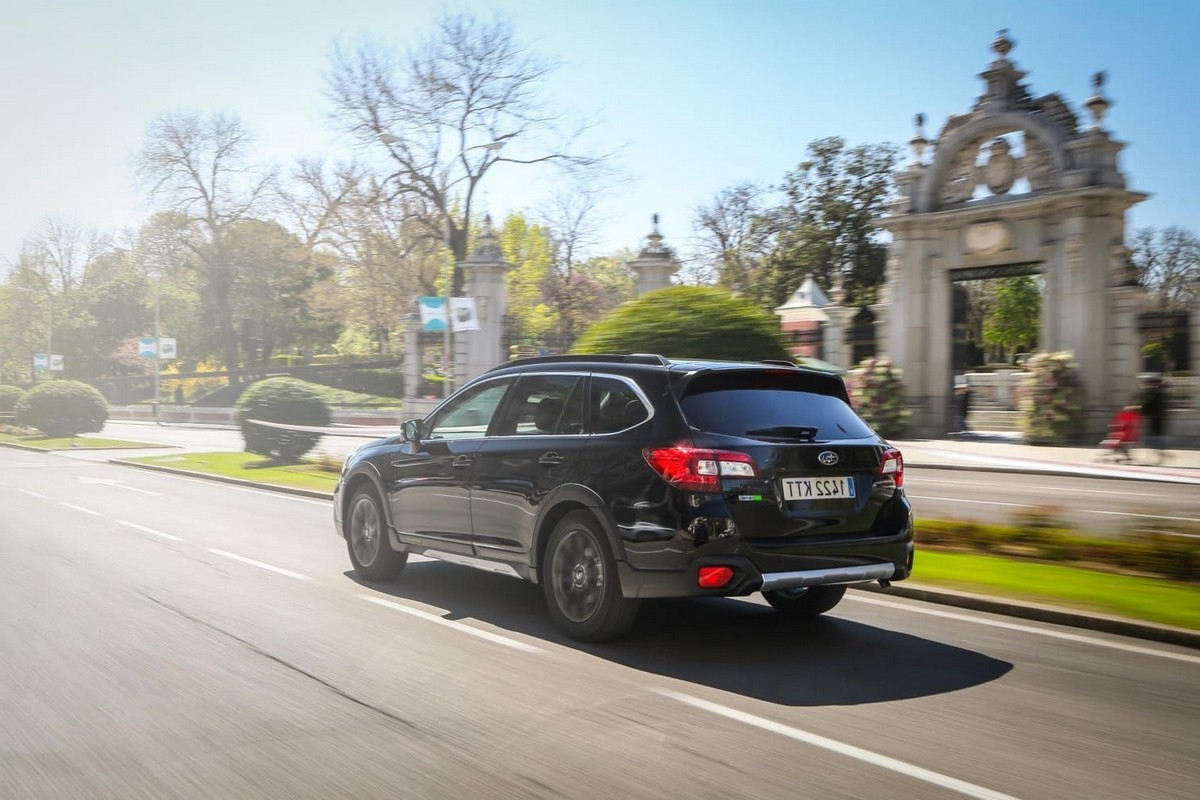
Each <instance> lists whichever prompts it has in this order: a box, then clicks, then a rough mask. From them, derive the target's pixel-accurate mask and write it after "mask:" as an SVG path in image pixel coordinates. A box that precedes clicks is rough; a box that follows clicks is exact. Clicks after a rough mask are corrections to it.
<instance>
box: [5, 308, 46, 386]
mask: <svg viewBox="0 0 1200 800" xmlns="http://www.w3.org/2000/svg"><path fill="white" fill-rule="evenodd" d="M12 288H14V289H16V290H17V291H18V292H25V293H27V294H40V295H45V297H46V380H50V363H51V361H52V360H53V359H54V295H52V294H50V292H49V291H48V290H47V291H45V292H39V291H37V290H36V289H26V288H25V287H23V286H14V287H12ZM33 379H34V381H37V372H36V371H35V372H34V377H33Z"/></svg>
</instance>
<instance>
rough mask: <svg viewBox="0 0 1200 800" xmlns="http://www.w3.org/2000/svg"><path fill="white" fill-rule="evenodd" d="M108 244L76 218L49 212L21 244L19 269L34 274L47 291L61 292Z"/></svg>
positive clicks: (74, 283) (72, 286) (79, 278)
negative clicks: (51, 214) (54, 214)
mask: <svg viewBox="0 0 1200 800" xmlns="http://www.w3.org/2000/svg"><path fill="white" fill-rule="evenodd" d="M108 244H109V242H108V240H107V239H106V238H105V237H104V236H101V235H100V234H99V233H97V232H96V231H94V230H89V229H87V228H85V227H84V226H83V225H81V224H80V223H79V221H78V220H75V219H70V218H67V217H57V216H49V217H46V219H45V220H43V221H42V224H41V226H40V227H39V228H38V229H37V231H35V232H34V234H33V235H32V236H30V237H29V238H28V239H26V240H25V241H24V242H23V244H22V248H21V256H20V260H21V264H22V267H23V269H25V270H27V271H29V272H31V273H32V274H34V275H36V277H37V278H38V280H40V281H41V283H42V286H43V288H44V289H45V291H47V292H52V293H56V292H65V291H68V290H70V289H72V288H74V287H75V286H77V285H78V284H79V282H80V281H81V280H83V277H84V274H85V273H86V272H87V268H88V265H89V264H90V263H91V262H92V261H93V260H94V259H95V258H96V256H97V255H98V254H99V253H101V252H102V251H103V250H104V249H105V247H106V246H107V245H108Z"/></svg>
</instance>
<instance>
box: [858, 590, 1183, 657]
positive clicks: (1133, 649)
mask: <svg viewBox="0 0 1200 800" xmlns="http://www.w3.org/2000/svg"><path fill="white" fill-rule="evenodd" d="M846 599H847V600H853V601H854V602H856V603H866V604H867V605H872V606H883V607H885V608H894V609H897V610H899V611H906V612H910V613H913V614H926V615H928V616H931V617H941V618H943V619H953V620H958V621H960V622H970V623H973V624H975V625H986V626H988V627H990V628H1002V629H1004V630H1008V631H1020V632H1022V633H1032V634H1036V635H1038V636H1047V637H1049V638H1051V639H1062V640H1064V641H1068V642H1079V643H1081V644H1090V645H1094V646H1096V647H1107V648H1109V649H1111V650H1124V651H1125V652H1127V653H1139V654H1141V655H1148V656H1158V657H1159V658H1170V659H1174V660H1176V661H1185V662H1187V663H1189V664H1200V656H1194V655H1189V654H1187V653H1176V652H1173V651H1171V650H1157V649H1155V648H1153V647H1140V646H1138V645H1136V644H1125V643H1124V642H1115V641H1110V640H1108V639H1097V638H1095V637H1092V636H1081V635H1079V634H1077V633H1066V632H1065V631H1056V630H1051V629H1049V628H1036V627H1034V626H1032V625H1021V624H1020V623H1016V622H1003V621H1001V620H996V619H984V618H983V617H976V616H972V615H970V614H958V613H955V612H953V611H940V610H938V609H935V608H920V607H919V606H917V605H916V604H915V603H914V604H910V603H894V602H892V601H890V600H877V599H875V598H873V597H860V596H858V595H853V596H851V595H846Z"/></svg>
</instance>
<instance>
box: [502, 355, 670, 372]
mask: <svg viewBox="0 0 1200 800" xmlns="http://www.w3.org/2000/svg"><path fill="white" fill-rule="evenodd" d="M579 361H600V362H604V363H608V364H650V365H653V366H656V367H665V366H668V365H670V363H671V361H670V359H668V358H665V357H664V356H660V355H658V354H657V353H629V354H628V355H625V354H619V353H575V354H568V355H557V356H534V357H532V358H518V359H514V360H512V361H505V362H503V363H500V364H497V365H496V366H494V367H492V368H491V369H489V370H488V372H495V371H496V370H498V369H505V368H506V367H518V366H524V365H526V364H566V363H573V362H579Z"/></svg>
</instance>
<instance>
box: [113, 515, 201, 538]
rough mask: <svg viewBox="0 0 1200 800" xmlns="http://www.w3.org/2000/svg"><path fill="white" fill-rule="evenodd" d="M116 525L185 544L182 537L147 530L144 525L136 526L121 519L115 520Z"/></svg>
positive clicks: (151, 529)
mask: <svg viewBox="0 0 1200 800" xmlns="http://www.w3.org/2000/svg"><path fill="white" fill-rule="evenodd" d="M117 524H118V525H124V526H125V527H126V528H133V529H134V530H135V531H141V532H142V533H148V534H150V535H151V536H158V537H161V538H163V539H170V540H171V541H172V542H186V541H187V539H184V538H183V537H182V536H174V535H172V534H169V533H163V532H162V531H156V530H154V529H153V528H147V527H146V526H145V525H138V524H137V523H136V522H126V521H125V520H123V519H119V520H117Z"/></svg>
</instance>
